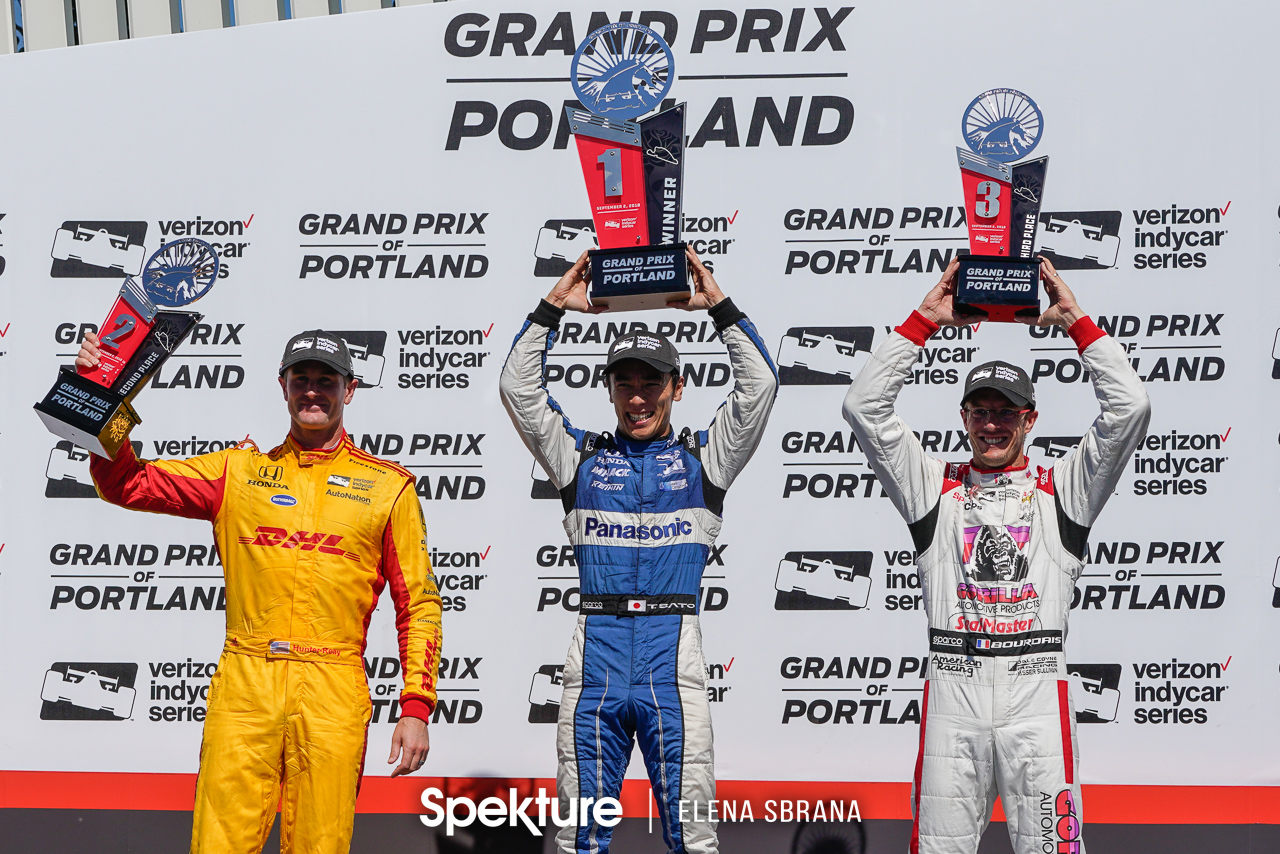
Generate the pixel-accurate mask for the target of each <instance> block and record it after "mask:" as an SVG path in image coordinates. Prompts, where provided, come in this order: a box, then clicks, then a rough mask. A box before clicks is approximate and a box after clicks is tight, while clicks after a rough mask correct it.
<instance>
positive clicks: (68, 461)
mask: <svg viewBox="0 0 1280 854" xmlns="http://www.w3.org/2000/svg"><path fill="white" fill-rule="evenodd" d="M132 445H133V453H134V455H135V456H137V455H138V454H141V453H142V443H141V442H133V443H132ZM44 476H45V478H46V481H45V485H44V497H45V498H97V497H98V490H97V488H96V487H94V485H93V478H92V477H91V476H90V475H89V452H88V451H86V450H85V449H84V448H82V447H80V446H79V445H73V444H72V443H71V442H65V441H64V442H58V443H57V444H56V445H54V446H53V450H51V451H50V452H49V462H48V464H47V465H46V466H45V471H44Z"/></svg>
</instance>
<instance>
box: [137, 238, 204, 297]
mask: <svg viewBox="0 0 1280 854" xmlns="http://www.w3.org/2000/svg"><path fill="white" fill-rule="evenodd" d="M217 280H218V253H217V252H215V251H213V247H212V246H210V245H209V244H208V243H205V242H204V241H203V240H196V239H195V238H193V237H184V238H182V239H181V240H175V241H173V242H172V243H166V244H165V245H164V246H161V247H160V248H159V249H158V250H156V252H155V254H153V255H152V256H151V259H150V260H149V261H147V266H146V267H144V268H143V269H142V289H143V291H145V292H146V294H147V296H148V297H150V298H151V301H152V302H154V303H155V304H156V305H158V306H159V305H167V306H170V307H173V308H176V307H178V306H183V305H187V304H188V303H192V302H195V301H196V300H198V299H200V297H202V296H204V295H205V293H206V292H207V291H208V290H209V288H211V287H213V283H214V282H216V281H217Z"/></svg>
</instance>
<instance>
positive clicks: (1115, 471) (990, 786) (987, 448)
mask: <svg viewBox="0 0 1280 854" xmlns="http://www.w3.org/2000/svg"><path fill="white" fill-rule="evenodd" d="M956 267H957V263H956V262H952V264H951V266H949V267H948V268H947V271H946V273H945V274H944V275H943V278H942V281H940V282H939V283H938V284H937V286H935V287H934V288H933V290H931V291H930V292H929V294H928V295H927V296H926V297H925V299H924V302H923V303H922V304H921V306H920V308H919V310H917V311H915V312H913V313H912V315H911V317H910V318H909V319H908V320H907V321H906V322H905V323H903V324H902V325H901V326H899V327H898V328H897V329H896V330H895V331H894V332H893V333H892V334H890V335H889V338H888V339H887V340H886V341H885V342H884V343H883V344H881V345H880V347H879V348H878V349H877V350H876V351H875V353H874V354H873V355H872V357H871V359H870V361H869V362H868V363H867V364H866V366H865V367H864V368H863V370H862V371H861V373H859V374H858V376H857V378H856V379H855V380H854V382H853V385H852V387H851V388H850V389H849V393H848V395H847V396H846V397H845V401H844V416H845V419H846V420H847V421H848V422H849V424H850V426H852V428H853V431H854V433H855V434H856V435H857V438H858V442H859V443H860V444H861V446H862V449H863V451H864V452H865V453H866V455H867V460H868V462H869V463H870V465H871V468H872V469H873V470H874V471H875V473H876V476H877V477H878V478H879V480H880V482H881V484H882V485H883V486H884V489H885V490H886V491H887V492H888V495H889V498H890V499H891V500H892V501H893V504H894V506H895V507H896V508H897V509H898V512H899V513H901V514H902V516H903V518H904V519H905V520H906V522H907V527H908V528H909V529H910V531H911V537H912V540H913V541H914V544H915V549H916V552H917V554H918V557H917V560H916V565H917V567H918V569H919V572H920V581H921V588H922V590H923V593H924V599H925V607H926V609H927V612H928V615H929V653H930V654H929V668H928V673H927V681H926V683H925V694H924V702H923V714H922V717H921V726H920V752H919V756H918V757H917V759H916V765H915V775H914V787H913V792H912V812H913V814H914V816H915V822H914V825H913V828H912V833H911V849H910V850H911V852H912V854H973V852H976V851H977V850H978V842H979V839H980V838H981V836H982V831H983V830H984V829H985V827H986V825H987V822H988V820H989V819H990V815H991V810H992V807H993V806H994V804H995V796H996V793H997V792H999V794H1000V797H1001V800H1002V801H1003V803H1004V809H1005V814H1006V816H1007V818H1008V828H1009V838H1010V840H1011V841H1012V843H1013V848H1014V850H1015V851H1016V852H1017V854H1033V852H1036V854H1039V852H1041V851H1042V850H1050V848H1051V849H1052V850H1053V851H1054V852H1059V854H1083V852H1084V844H1083V841H1082V840H1081V828H1082V821H1083V814H1082V812H1081V801H1080V779H1079V752H1078V750H1077V748H1076V724H1075V714H1074V711H1073V709H1072V706H1071V696H1070V687H1069V686H1070V683H1069V681H1068V677H1067V672H1066V663H1065V662H1066V659H1065V658H1064V656H1063V641H1064V640H1065V638H1066V633H1067V615H1068V612H1069V610H1070V608H1071V599H1072V595H1073V593H1074V590H1075V583H1076V579H1077V578H1078V577H1079V575H1080V571H1081V569H1082V568H1083V566H1084V559H1085V557H1086V540H1087V538H1088V535H1089V528H1090V526H1091V525H1093V523H1094V520H1095V519H1097V517H1098V513H1099V511H1101V510H1102V506H1103V505H1104V504H1105V503H1106V501H1107V499H1108V498H1110V497H1111V493H1112V492H1113V491H1114V490H1115V488H1116V484H1117V483H1118V481H1119V480H1120V475H1121V473H1122V472H1123V471H1124V467H1125V465H1126V463H1127V461H1128V459H1129V457H1130V456H1131V455H1132V453H1133V451H1134V450H1135V448H1136V447H1137V445H1138V443H1139V441H1140V440H1141V439H1142V436H1143V435H1144V433H1145V432H1146V428H1147V422H1148V420H1149V419H1150V413H1151V410H1150V402H1149V400H1148V398H1147V393H1146V390H1145V389H1144V388H1143V385H1142V381H1141V379H1140V378H1139V377H1138V375H1137V374H1136V372H1135V371H1134V370H1133V368H1132V367H1131V366H1130V365H1129V362H1128V359H1127V358H1126V356H1125V351H1124V350H1123V348H1121V346H1120V345H1119V344H1117V343H1116V342H1115V341H1114V340H1113V339H1112V338H1111V337H1110V336H1108V335H1107V334H1106V333H1104V332H1103V331H1102V330H1100V329H1099V328H1098V327H1097V326H1096V325H1095V324H1094V323H1093V321H1092V320H1090V319H1089V318H1088V317H1087V316H1085V315H1084V314H1083V313H1082V312H1081V311H1080V309H1079V307H1078V306H1077V305H1076V301H1075V298H1074V296H1073V295H1072V293H1071V291H1070V290H1069V289H1068V288H1067V286H1066V284H1065V283H1064V282H1063V281H1062V279H1061V277H1059V276H1058V274H1057V272H1056V271H1055V270H1054V269H1053V266H1052V265H1051V264H1050V263H1049V262H1048V261H1045V260H1044V259H1041V267H1040V276H1041V280H1042V281H1043V282H1044V286H1045V291H1046V292H1047V293H1048V295H1049V297H1050V298H1051V299H1052V304H1051V305H1050V306H1049V308H1048V309H1046V310H1045V312H1044V313H1043V314H1042V315H1040V317H1039V318H1036V319H1032V320H1030V321H1029V322H1031V323H1035V324H1036V325H1039V326H1051V325H1056V326H1061V327H1062V328H1064V329H1065V330H1066V331H1067V333H1068V334H1069V335H1070V336H1071V338H1072V340H1073V341H1074V342H1075V344H1076V346H1077V347H1078V348H1079V351H1080V356H1081V359H1082V360H1083V362H1084V364H1085V367H1086V368H1087V370H1088V371H1089V376H1090V379H1091V380H1092V382H1093V388H1094V393H1095V394H1096V395H1097V397H1098V403H1099V405H1100V406H1101V408H1102V413H1101V414H1100V415H1099V416H1098V418H1097V419H1096V420H1095V421H1094V422H1093V424H1092V426H1091V427H1090V428H1089V430H1088V432H1087V433H1086V434H1085V435H1084V436H1083V437H1082V438H1081V440H1080V444H1079V446H1078V447H1077V448H1076V449H1075V450H1074V451H1073V452H1071V453H1070V454H1068V455H1067V456H1066V457H1065V458H1063V459H1061V460H1059V461H1057V462H1056V463H1055V464H1054V465H1053V467H1052V468H1050V469H1044V468H1039V467H1036V468H1032V467H1031V466H1030V464H1029V463H1028V460H1027V458H1026V457H1025V456H1024V455H1023V445H1024V442H1025V440H1026V435H1027V433H1029V432H1030V431H1031V428H1032V426H1033V425H1034V424H1035V421H1036V417H1037V414H1038V413H1037V412H1036V409H1035V393H1034V387H1033V386H1032V384H1031V380H1030V378H1029V377H1028V376H1027V374H1026V372H1025V371H1023V370H1022V369H1021V368H1018V367H1016V366H1014V365H1009V364H1007V363H1005V362H992V363H988V364H986V365H980V366H978V367H977V368H975V369H974V370H973V371H972V372H971V373H970V374H969V377H968V380H967V381H966V383H965V390H964V396H963V399H962V401H961V417H962V418H963V420H964V423H965V428H966V430H967V432H968V434H969V439H970V443H971V445H972V450H973V460H972V461H971V462H969V463H965V464H955V463H951V464H948V463H944V462H943V461H941V460H936V459H931V458H930V457H928V456H927V455H926V454H925V452H924V448H923V447H922V446H921V444H920V441H919V439H917V438H916V437H915V435H913V434H912V432H911V429H910V428H909V427H908V426H907V424H906V423H905V422H904V421H903V420H902V419H901V418H899V417H898V416H897V415H896V414H895V413H894V402H895V401H896V399H897V397H898V393H899V392H900V391H901V390H902V387H903V385H904V384H905V382H906V380H907V378H908V377H909V376H910V375H911V372H912V371H913V369H914V368H915V367H916V364H917V360H918V358H919V355H920V351H921V348H922V347H923V346H924V343H925V341H926V339H928V338H929V336H930V335H932V334H933V333H934V332H936V331H937V330H938V328H939V326H961V325H966V324H968V323H971V322H972V321H973V317H972V316H968V317H966V316H963V315H958V314H957V313H956V311H955V306H954V303H953V293H954V289H955V288H954V282H955V272H956ZM1042 846H1044V847H1043V848H1042Z"/></svg>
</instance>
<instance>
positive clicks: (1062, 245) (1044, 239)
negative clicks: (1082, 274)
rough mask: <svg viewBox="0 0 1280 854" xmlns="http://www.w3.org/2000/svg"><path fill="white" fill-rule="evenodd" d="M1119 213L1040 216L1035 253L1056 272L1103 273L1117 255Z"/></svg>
mask: <svg viewBox="0 0 1280 854" xmlns="http://www.w3.org/2000/svg"><path fill="white" fill-rule="evenodd" d="M1120 217H1121V214H1120V211H1057V212H1044V211H1042V212H1041V213H1040V222H1039V223H1038V224H1037V226H1036V251H1037V252H1038V253H1039V254H1041V255H1043V256H1045V257H1046V258H1048V259H1049V260H1050V261H1052V262H1053V266H1055V267H1057V268H1058V269H1059V270H1105V269H1108V268H1110V267H1114V266H1115V265H1116V257H1117V255H1118V254H1119V252H1120Z"/></svg>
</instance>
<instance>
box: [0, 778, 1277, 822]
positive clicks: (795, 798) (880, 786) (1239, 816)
mask: <svg viewBox="0 0 1280 854" xmlns="http://www.w3.org/2000/svg"><path fill="white" fill-rule="evenodd" d="M429 786H434V787H435V788H438V789H440V790H441V791H443V792H444V794H445V796H446V797H455V798H458V797H468V798H471V799H473V800H476V801H478V800H480V799H481V798H484V797H488V796H490V795H494V796H498V797H501V798H502V799H503V800H506V799H507V797H508V790H510V789H515V790H516V794H517V797H519V798H526V797H532V796H536V795H537V794H538V789H540V788H541V789H544V790H545V791H546V793H547V794H548V795H551V794H552V793H553V792H554V791H555V780H554V779H552V778H550V777H536V778H531V777H519V778H516V777H398V778H395V779H392V778H390V777H365V778H364V782H363V784H362V785H361V788H360V797H359V799H358V800H357V801H356V812H362V813H422V812H424V810H423V807H422V800H421V798H422V792H423V790H424V789H426V788H427V787H429ZM195 790H196V775H195V774H129V773H106V772H88V771H84V772H82V771H0V808H3V809H79V810H84V809H101V810H190V809H192V806H193V804H194V801H195ZM910 795H911V784H910V783H833V782H805V781H797V782H789V781H772V780H721V781H719V783H717V784H716V797H717V800H718V803H719V804H720V805H721V806H720V807H719V808H718V810H717V811H718V812H719V813H720V814H721V815H722V816H723V817H725V818H726V819H727V817H728V815H729V813H730V811H731V810H732V812H733V814H734V815H735V816H737V817H739V818H740V817H741V816H742V815H743V813H744V812H745V807H744V805H745V804H747V803H750V806H751V816H752V818H753V820H755V821H788V820H795V816H796V815H797V811H798V808H799V805H800V804H801V803H802V802H803V803H804V804H805V809H806V811H807V813H808V815H807V817H808V818H810V819H812V818H813V813H814V805H815V804H817V803H818V802H823V804H824V807H823V809H824V813H825V814H826V815H830V814H831V813H832V812H834V810H833V809H832V808H831V806H830V804H831V802H833V801H834V802H836V803H837V804H839V805H841V809H842V810H843V814H844V815H846V816H848V815H849V814H850V812H851V810H850V806H849V805H850V802H853V801H856V802H857V814H858V815H859V816H860V817H861V818H863V819H910V818H911V806H910ZM621 801H622V807H623V814H624V815H625V816H627V817H629V818H645V817H647V816H649V815H650V805H651V804H652V795H651V793H650V789H649V784H648V782H646V781H644V780H626V781H625V782H624V783H623V786H622V797H621ZM1084 809H1085V822H1086V824H1280V786H1108V785H1086V786H1085V787H1084ZM993 818H994V820H995V821H1003V820H1004V812H1003V811H1002V810H1001V808H1000V805H999V804H998V803H997V805H996V811H995V815H994V816H993Z"/></svg>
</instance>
